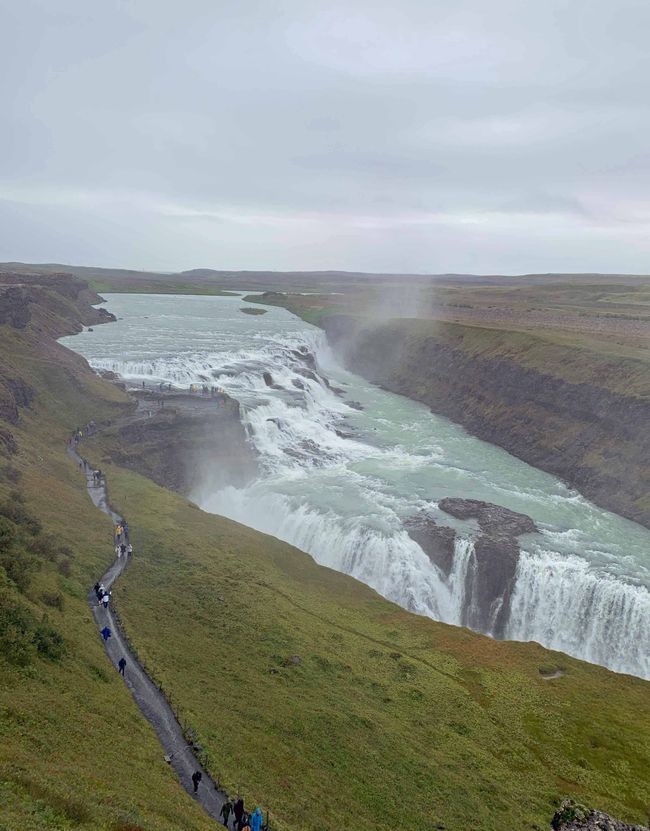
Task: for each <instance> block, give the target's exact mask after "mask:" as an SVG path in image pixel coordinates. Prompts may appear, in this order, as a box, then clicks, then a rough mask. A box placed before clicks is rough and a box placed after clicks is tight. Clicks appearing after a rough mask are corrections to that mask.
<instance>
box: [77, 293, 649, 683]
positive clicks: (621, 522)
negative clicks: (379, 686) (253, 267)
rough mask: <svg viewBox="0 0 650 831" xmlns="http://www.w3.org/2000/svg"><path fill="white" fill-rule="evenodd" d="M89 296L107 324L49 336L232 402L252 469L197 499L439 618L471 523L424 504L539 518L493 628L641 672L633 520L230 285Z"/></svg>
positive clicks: (460, 588)
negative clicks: (101, 302) (497, 508)
mask: <svg viewBox="0 0 650 831" xmlns="http://www.w3.org/2000/svg"><path fill="white" fill-rule="evenodd" d="M106 301H107V302H106V304H105V306H106V308H108V309H109V310H110V311H112V312H113V313H114V314H115V315H116V316H117V317H118V321H117V322H116V323H113V324H107V325H102V326H97V327H96V328H95V329H94V331H87V330H86V331H84V332H82V333H81V334H79V335H75V336H72V337H68V338H63V339H62V343H64V344H65V345H66V346H68V347H70V348H71V349H73V350H75V351H77V352H79V353H80V354H82V355H84V356H85V357H86V358H87V359H88V361H89V362H90V364H91V365H92V366H93V367H95V368H96V369H107V370H112V371H114V372H117V373H119V374H120V375H121V376H122V377H123V378H124V379H125V380H127V381H132V382H134V383H136V382H137V383H138V384H140V383H141V382H142V381H143V380H144V381H145V382H146V383H148V384H155V383H158V382H169V383H171V384H172V385H173V386H174V387H177V388H185V389H187V388H188V386H189V384H190V383H199V384H203V383H207V384H208V385H218V386H221V387H223V388H224V389H225V390H226V391H227V392H228V394H230V395H231V396H232V397H234V398H236V399H237V400H238V401H239V402H240V403H241V404H242V405H243V406H242V409H243V413H244V415H243V418H244V423H245V426H246V428H247V432H248V435H249V438H250V441H251V442H252V443H253V444H254V446H255V448H256V450H257V452H258V454H259V457H260V469H261V473H260V475H259V477H258V478H257V479H256V480H255V481H253V482H250V483H249V484H248V485H247V486H246V487H243V488H235V487H232V486H227V487H220V489H218V490H215V489H212V488H211V487H210V486H209V484H208V483H207V482H206V484H205V486H204V487H202V488H201V489H200V490H199V491H197V492H196V493H194V494H192V495H191V496H192V498H193V499H194V500H195V501H196V502H197V503H198V504H199V505H200V506H201V507H202V508H203V509H205V510H207V511H211V512H213V513H218V514H222V515H224V516H227V517H230V518H232V519H235V520H237V521H239V522H242V523H244V524H246V525H249V526H252V527H254V528H256V529H258V530H260V531H264V532H266V533H268V534H272V535H273V536H275V537H279V538H280V539H283V540H286V541H287V542H290V543H292V544H294V545H296V546H297V547H298V548H301V549H302V550H304V551H306V552H308V553H309V554H311V555H312V556H313V557H314V559H315V560H316V561H317V562H319V563H321V564H323V565H326V566H329V567H331V568H334V569H337V570H339V571H343V572H346V573H347V574H351V575H353V576H354V577H356V578H357V579H359V580H362V581H363V582H364V583H367V584H368V585H369V586H372V587H373V588H374V589H376V590H377V591H378V592H379V593H381V594H382V595H384V596H385V597H387V598H389V599H391V600H394V601H395V602H397V603H399V604H400V605H401V606H403V607H404V608H407V609H409V610H411V611H413V612H416V613H418V614H422V615H428V616H430V617H432V618H435V619H437V620H442V621H445V622H447V623H451V624H456V625H459V624H461V623H462V621H463V611H464V609H463V604H464V603H465V596H464V586H465V578H466V572H467V568H468V567H469V566H468V564H469V563H470V561H471V554H472V544H473V543H472V538H473V535H474V532H475V529H474V528H473V526H472V525H471V523H468V522H461V521H457V520H454V519H452V518H451V517H450V516H448V515H447V514H444V513H443V512H441V511H440V510H439V509H438V508H437V502H438V501H439V500H440V499H442V498H443V497H447V496H451V497H466V498H472V499H480V500H484V501H486V502H492V503H495V504H498V505H502V506H504V507H507V508H510V509H512V510H515V511H519V512H521V513H525V514H527V515H528V516H530V517H532V518H533V519H534V520H535V522H536V523H537V525H538V527H539V529H540V533H536V534H529V535H526V536H524V537H522V538H520V545H521V556H520V559H519V564H518V567H517V573H516V583H515V587H514V592H513V596H512V601H511V608H510V613H509V618H508V621H507V624H506V628H505V636H506V638H508V639H512V640H535V641H538V642H539V643H541V644H543V645H544V646H547V647H550V648H552V649H557V650H560V651H563V652H566V653H568V654H570V655H574V656H576V657H579V658H582V659H584V660H586V661H590V662H592V663H598V664H602V665H604V666H607V667H609V668H610V669H613V670H615V671H619V672H627V673H631V674H635V675H639V676H641V677H643V678H647V679H650V531H648V530H647V529H646V528H644V527H642V526H640V525H637V524H635V523H633V522H630V521H628V520H626V519H623V518H622V517H620V516H617V515H616V514H612V513H609V512H607V511H604V510H602V509H601V508H598V507H596V506H594V505H593V504H591V503H590V502H589V501H588V500H587V499H585V498H583V497H582V496H581V495H580V494H578V493H577V492H576V491H573V490H571V489H569V488H568V487H567V486H566V485H565V484H563V483H562V482H561V481H559V480H558V479H556V478H554V477H553V476H550V475H548V474H546V473H544V472H542V471H540V470H537V469H536V468H533V467H531V466H529V465H527V464H525V463H524V462H522V461H520V460H519V459H516V458H515V457H513V456H511V455H510V454H509V453H507V452H506V451H504V450H502V449H501V448H498V447H495V446H493V445H490V444H488V443H486V442H483V441H480V440H479V439H476V438H474V437H472V436H470V435H468V434H467V433H466V432H465V430H464V429H463V428H462V427H460V426H458V425H456V424H453V423H452V422H450V421H448V420H446V419H444V418H441V417H438V416H436V415H434V414H432V413H431V412H430V411H429V410H428V409H427V408H426V407H424V406H422V405H420V404H417V403H415V402H413V401H410V400H409V399H406V398H403V397H401V396H397V395H393V394H391V393H388V392H386V391H384V390H381V389H379V388H378V387H376V386H374V385H373V384H370V383H368V382H367V381H365V380H364V379H363V378H360V377H359V376H357V375H354V374H353V373H351V372H348V371H347V370H345V369H344V368H343V367H342V366H340V364H339V363H338V362H337V360H336V359H335V357H334V356H333V354H332V353H331V351H330V349H329V347H328V345H327V343H326V340H325V337H324V335H323V333H322V332H321V331H320V330H319V329H316V328H315V327H313V326H310V325H309V324H307V323H305V322H303V321H302V320H300V319H298V318H297V317H295V316H294V315H292V314H291V313H289V312H287V311H286V310H284V309H280V308H274V307H267V308H268V311H267V313H266V314H264V315H259V316H252V315H247V314H243V313H242V312H241V308H243V307H246V306H250V305H251V304H247V303H245V302H243V301H242V299H241V297H198V296H171V295H136V294H109V295H106ZM255 308H259V307H255ZM310 355H313V356H315V359H316V363H315V364H311V363H310V362H311V358H310V357H309V356H310ZM265 372H266V373H270V376H271V378H270V379H269V378H268V376H267V378H266V380H265V378H264V373H265ZM324 379H328V381H329V386H328V383H327V382H326V381H325V380H324ZM269 382H272V384H273V386H269V385H268V384H269ZM360 408H362V409H360ZM420 511H426V512H427V514H428V515H429V516H431V517H432V518H433V519H434V520H435V521H437V522H439V523H440V524H443V525H449V526H453V527H455V528H456V529H457V532H458V538H457V541H456V547H455V555H454V567H453V569H452V572H451V574H450V575H449V577H445V575H444V574H443V573H441V571H440V570H439V569H438V568H437V567H436V566H435V565H434V564H433V563H432V562H431V560H430V559H429V558H428V557H427V556H426V554H425V553H424V552H423V551H422V549H421V548H420V546H419V545H418V544H417V543H416V542H414V541H413V540H412V539H411V538H410V536H409V535H408V534H407V532H406V531H405V530H404V526H403V521H404V520H405V519H407V518H409V517H412V516H414V515H416V514H418V512H420ZM487 634H490V633H489V632H488V633H487Z"/></svg>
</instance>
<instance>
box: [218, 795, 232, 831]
mask: <svg viewBox="0 0 650 831" xmlns="http://www.w3.org/2000/svg"><path fill="white" fill-rule="evenodd" d="M231 813H232V802H231V801H230V800H229V799H226V801H225V802H224V803H223V805H222V806H221V813H220V816H222V817H223V824H224V825H225V826H226V828H227V827H228V820H229V819H230V814H231Z"/></svg>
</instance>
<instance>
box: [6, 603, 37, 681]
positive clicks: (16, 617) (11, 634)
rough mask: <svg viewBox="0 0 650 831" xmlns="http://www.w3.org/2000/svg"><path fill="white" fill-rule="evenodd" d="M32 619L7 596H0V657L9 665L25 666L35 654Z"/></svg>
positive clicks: (26, 611) (25, 610) (33, 622)
mask: <svg viewBox="0 0 650 831" xmlns="http://www.w3.org/2000/svg"><path fill="white" fill-rule="evenodd" d="M34 624H35V620H34V617H33V616H32V615H31V614H30V613H29V611H28V610H27V609H25V608H24V607H22V606H20V605H19V604H18V603H16V602H15V601H14V600H12V599H11V598H10V597H9V596H8V595H7V594H3V595H0V655H1V656H2V657H4V658H5V659H6V660H7V661H8V662H9V663H10V664H14V665H15V666H23V667H24V666H27V665H28V664H29V663H30V661H31V659H32V657H33V655H34V652H35V646H34V641H33V635H34Z"/></svg>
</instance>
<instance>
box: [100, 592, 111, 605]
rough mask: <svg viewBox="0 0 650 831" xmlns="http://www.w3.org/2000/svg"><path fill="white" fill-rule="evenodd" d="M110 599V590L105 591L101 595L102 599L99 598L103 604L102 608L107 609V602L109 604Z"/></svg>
mask: <svg viewBox="0 0 650 831" xmlns="http://www.w3.org/2000/svg"><path fill="white" fill-rule="evenodd" d="M110 599H111V593H110V592H106V594H105V595H103V597H102V599H101V601H100V602H101V603H102V604H103V606H104V608H105V609H108V604H109V602H110Z"/></svg>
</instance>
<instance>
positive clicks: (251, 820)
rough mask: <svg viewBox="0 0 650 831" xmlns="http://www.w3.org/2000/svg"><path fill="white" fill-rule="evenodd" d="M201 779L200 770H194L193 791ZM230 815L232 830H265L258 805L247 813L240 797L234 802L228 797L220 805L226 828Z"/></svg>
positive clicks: (195, 790) (196, 790)
mask: <svg viewBox="0 0 650 831" xmlns="http://www.w3.org/2000/svg"><path fill="white" fill-rule="evenodd" d="M201 779H203V774H202V773H201V771H200V770H195V771H194V773H193V774H192V785H193V787H194V793H197V792H198V790H199V785H200V783H201ZM231 817H232V822H233V825H232V828H233V831H265V829H266V828H267V826H265V825H264V817H263V814H262V809H261V808H260V807H259V806H258V807H257V808H256V809H255V810H254V811H252V812H251V813H248V812H247V811H246V809H245V808H244V800H243V799H241V797H240V798H239V799H237V800H236V801H235V802H232V801H231V800H230V799H229V798H228V799H226V801H225V802H224V803H223V805H222V806H221V818H222V820H223V824H224V825H225V826H226V828H230V825H229V823H230V818H231Z"/></svg>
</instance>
